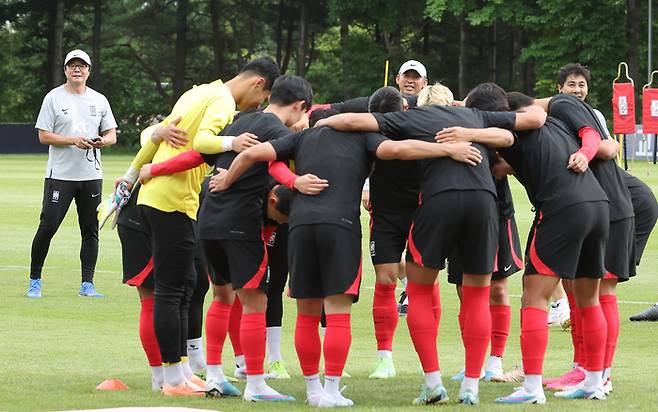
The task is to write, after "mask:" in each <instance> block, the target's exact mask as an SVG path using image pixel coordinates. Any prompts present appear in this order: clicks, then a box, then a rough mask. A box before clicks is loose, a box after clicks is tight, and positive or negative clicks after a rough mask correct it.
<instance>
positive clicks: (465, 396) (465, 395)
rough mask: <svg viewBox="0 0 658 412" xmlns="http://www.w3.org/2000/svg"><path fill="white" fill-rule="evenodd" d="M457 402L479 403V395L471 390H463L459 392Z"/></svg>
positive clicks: (463, 403) (464, 403)
mask: <svg viewBox="0 0 658 412" xmlns="http://www.w3.org/2000/svg"><path fill="white" fill-rule="evenodd" d="M459 403H461V404H462V405H479V404H480V397H479V396H477V395H476V394H475V393H473V391H471V390H468V389H467V390H465V391H464V392H462V393H460V394H459Z"/></svg>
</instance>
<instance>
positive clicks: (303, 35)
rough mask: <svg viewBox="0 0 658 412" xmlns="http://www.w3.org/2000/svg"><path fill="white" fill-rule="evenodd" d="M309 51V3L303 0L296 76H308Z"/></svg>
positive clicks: (300, 14) (300, 12) (300, 13)
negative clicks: (307, 55)
mask: <svg viewBox="0 0 658 412" xmlns="http://www.w3.org/2000/svg"><path fill="white" fill-rule="evenodd" d="M307 50H308V1H307V0H302V2H301V8H300V11H299V43H298V45H297V64H296V67H295V74H297V75H298V76H304V75H305V74H306V52H307Z"/></svg>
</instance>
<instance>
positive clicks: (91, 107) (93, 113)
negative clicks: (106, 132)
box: [89, 104, 96, 116]
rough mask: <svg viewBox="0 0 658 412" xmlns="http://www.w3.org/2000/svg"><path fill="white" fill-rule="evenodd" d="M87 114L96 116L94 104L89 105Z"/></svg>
mask: <svg viewBox="0 0 658 412" xmlns="http://www.w3.org/2000/svg"><path fill="white" fill-rule="evenodd" d="M89 115H90V116H96V106H94V105H93V104H92V105H90V106H89Z"/></svg>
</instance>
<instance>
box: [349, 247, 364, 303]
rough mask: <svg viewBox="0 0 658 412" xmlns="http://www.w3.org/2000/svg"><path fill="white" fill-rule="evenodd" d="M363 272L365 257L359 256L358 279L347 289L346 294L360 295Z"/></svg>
mask: <svg viewBox="0 0 658 412" xmlns="http://www.w3.org/2000/svg"><path fill="white" fill-rule="evenodd" d="M362 272H363V259H362V258H361V257H359V271H358V272H357V273H356V279H354V282H353V283H352V286H350V288H349V289H347V290H346V291H345V294H346V295H355V296H358V295H359V288H360V287H361V273H362Z"/></svg>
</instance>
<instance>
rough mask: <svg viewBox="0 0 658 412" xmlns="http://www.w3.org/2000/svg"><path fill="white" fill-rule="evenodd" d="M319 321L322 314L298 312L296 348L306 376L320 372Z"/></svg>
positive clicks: (320, 345) (300, 364)
mask: <svg viewBox="0 0 658 412" xmlns="http://www.w3.org/2000/svg"><path fill="white" fill-rule="evenodd" d="M319 323H320V316H311V315H302V314H299V313H298V314H297V324H296V326H295V350H296V351H297V357H298V358H299V366H300V367H301V368H302V373H303V374H304V376H311V375H316V374H318V373H320V357H321V356H322V344H321V343H320V333H318V324H319ZM341 374H342V372H341Z"/></svg>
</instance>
